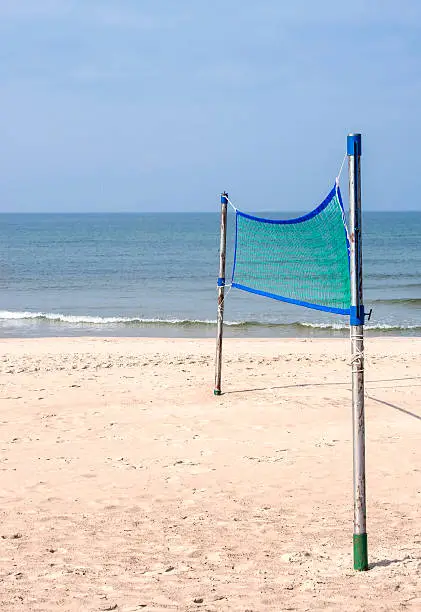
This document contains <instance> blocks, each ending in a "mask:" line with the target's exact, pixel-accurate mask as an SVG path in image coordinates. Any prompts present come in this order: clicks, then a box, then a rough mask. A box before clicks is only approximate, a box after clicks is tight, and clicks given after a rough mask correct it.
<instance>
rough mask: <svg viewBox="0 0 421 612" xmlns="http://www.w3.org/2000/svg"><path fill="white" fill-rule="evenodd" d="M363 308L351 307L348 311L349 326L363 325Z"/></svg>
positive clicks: (361, 306)
mask: <svg viewBox="0 0 421 612" xmlns="http://www.w3.org/2000/svg"><path fill="white" fill-rule="evenodd" d="M364 317H365V314H364V306H363V305H362V304H361V305H360V306H351V308H350V309H349V323H350V325H364Z"/></svg>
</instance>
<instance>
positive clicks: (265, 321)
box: [0, 212, 421, 337]
mask: <svg viewBox="0 0 421 612" xmlns="http://www.w3.org/2000/svg"><path fill="white" fill-rule="evenodd" d="M283 216H285V214H284V215H283ZM294 216H296V214H295V215H294ZM363 221H364V224H363V227H364V233H363V246H364V292H365V305H366V310H368V309H370V308H372V309H373V314H372V318H371V321H370V322H369V323H368V325H367V328H368V330H369V333H371V334H372V335H385V334H389V335H405V336H419V335H420V334H421V212H393V213H382V212H378V213H374V212H373V213H370V212H369V213H365V215H364V219H363ZM233 226H234V217H233V215H230V216H229V223H228V228H229V232H228V268H229V266H230V265H231V261H232V247H233V229H234V228H233ZM218 250H219V216H218V215H217V214H213V213H197V214H191V213H174V214H2V215H0V336H1V337H28V336H36V337H45V336H69V335H78V336H79V335H95V336H98V335H104V336H105V335H106V336H214V334H215V318H216V295H217V293H216V278H217V276H218V258H219V255H218ZM229 276H230V275H229V272H227V277H229ZM225 319H226V322H227V327H226V335H230V336H237V337H240V336H243V337H247V336H248V337H250V336H261V337H262V336H272V337H279V336H295V337H296V336H340V335H344V334H346V333H347V324H348V320H347V318H346V317H342V316H339V315H334V314H328V313H324V312H319V311H317V310H310V309H306V308H302V307H298V306H292V305H288V304H284V303H282V302H278V301H275V300H271V299H269V298H265V297H259V296H255V295H252V294H249V293H244V292H241V291H238V290H236V289H233V290H231V291H230V292H229V293H228V295H227V298H226V302H225Z"/></svg>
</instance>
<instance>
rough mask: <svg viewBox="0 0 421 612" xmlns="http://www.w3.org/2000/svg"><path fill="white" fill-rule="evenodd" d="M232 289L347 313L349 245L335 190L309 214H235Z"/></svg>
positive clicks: (338, 194)
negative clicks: (273, 216) (285, 216)
mask: <svg viewBox="0 0 421 612" xmlns="http://www.w3.org/2000/svg"><path fill="white" fill-rule="evenodd" d="M235 214H236V229H235V246H234V262H233V269H232V278H231V285H232V287H235V288H237V289H240V290H243V291H248V292H250V293H255V294H258V295H262V296H266V297H269V298H273V299H275V300H281V301H284V302H289V303H291V304H297V305H299V306H306V307H308V308H314V309H316V310H324V311H327V312H332V313H337V314H341V315H348V314H349V313H350V299H351V296H350V272H349V240H348V235H347V228H346V222H345V214H344V208H343V203H342V197H341V193H340V190H339V186H338V185H335V186H334V188H333V189H332V190H331V192H330V193H329V194H328V196H327V197H326V198H325V200H324V201H323V202H322V203H321V204H320V205H319V206H317V208H315V209H314V210H312V211H311V212H310V213H308V214H306V215H304V216H302V217H298V218H295V219H282V220H280V219H267V218H263V217H255V216H253V215H249V214H246V213H243V212H241V211H240V210H237V209H236V210H235Z"/></svg>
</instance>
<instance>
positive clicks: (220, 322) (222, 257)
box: [213, 192, 228, 395]
mask: <svg viewBox="0 0 421 612" xmlns="http://www.w3.org/2000/svg"><path fill="white" fill-rule="evenodd" d="M227 208H228V194H227V193H225V192H224V193H223V194H221V239H220V246H219V277H218V313H217V330H216V360H215V389H214V391H213V393H214V395H221V367H222V336H223V331H224V295H225V261H226V252H227Z"/></svg>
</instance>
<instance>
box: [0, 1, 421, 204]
mask: <svg viewBox="0 0 421 612" xmlns="http://www.w3.org/2000/svg"><path fill="white" fill-rule="evenodd" d="M0 58H1V62H0V135H1V139H0V212H5V211H9V212H11V211H18V212H26V211H63V212H66V211H116V212H117V211H165V210H182V211H190V210H196V211H212V210H217V209H218V201H219V197H218V194H219V193H220V191H222V190H224V189H227V190H229V193H230V197H231V198H232V199H233V201H235V203H236V204H237V206H238V207H240V208H244V209H246V210H309V209H310V208H312V207H313V206H314V205H316V204H318V203H319V201H320V200H321V199H322V198H323V197H324V195H325V194H326V193H327V192H328V191H329V190H330V188H331V185H332V184H333V181H334V178H335V175H336V173H337V171H338V169H339V167H340V165H341V162H342V159H343V155H344V152H345V145H346V135H347V133H348V132H350V131H360V132H362V133H363V160H362V162H363V166H362V172H363V205H364V207H365V208H366V209H367V210H400V209H412V210H414V209H415V210H421V204H420V202H421V196H420V194H421V170H420V167H421V147H420V143H421V129H420V125H421V123H420V116H421V2H419V0H412V1H411V0H402V1H401V2H400V3H396V2H395V1H394V2H391V1H389V0H381V1H380V0H377V1H376V0H371V1H370V2H368V1H367V0H354V1H353V2H348V3H341V2H337V1H335V2H334V1H330V0H319V1H318V2H313V1H310V0H306V1H300V0H295V1H294V2H283V1H281V0H259V1H257V0H223V1H221V0H212V1H210V0H209V1H207V0H190V1H186V0H154V1H152V0H150V1H149V2H144V1H142V0H114V1H111V0H0ZM342 190H343V192H346V191H347V182H346V172H345V173H344V174H343V180H342Z"/></svg>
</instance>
